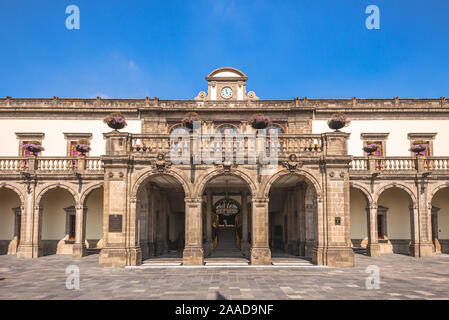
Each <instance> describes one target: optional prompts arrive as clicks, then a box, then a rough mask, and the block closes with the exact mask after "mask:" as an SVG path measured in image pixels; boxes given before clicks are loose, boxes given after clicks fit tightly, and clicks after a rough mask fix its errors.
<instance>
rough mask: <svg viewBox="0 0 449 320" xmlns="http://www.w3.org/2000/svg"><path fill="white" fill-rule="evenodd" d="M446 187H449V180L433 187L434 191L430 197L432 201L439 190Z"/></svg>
mask: <svg viewBox="0 0 449 320" xmlns="http://www.w3.org/2000/svg"><path fill="white" fill-rule="evenodd" d="M444 188H449V183H448V182H446V183H443V184H441V185H439V186H437V187H436V188H433V189H432V191H431V192H430V197H429V200H430V202H432V200H433V198H434V197H435V195H436V194H437V193H438V191H440V190H441V189H444Z"/></svg>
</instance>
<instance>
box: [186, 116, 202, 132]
mask: <svg viewBox="0 0 449 320" xmlns="http://www.w3.org/2000/svg"><path fill="white" fill-rule="evenodd" d="M195 121H201V119H200V116H199V115H198V113H196V112H188V113H187V114H186V115H185V117H184V118H183V119H182V124H183V125H184V127H186V128H187V129H190V130H192V129H193V123H194V122H195Z"/></svg>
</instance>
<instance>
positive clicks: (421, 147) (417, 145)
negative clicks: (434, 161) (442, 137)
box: [410, 140, 428, 155]
mask: <svg viewBox="0 0 449 320" xmlns="http://www.w3.org/2000/svg"><path fill="white" fill-rule="evenodd" d="M427 146H428V142H427V141H425V140H416V141H413V143H412V147H411V148H410V151H412V152H415V153H417V155H421V153H422V152H423V151H426V149H427Z"/></svg>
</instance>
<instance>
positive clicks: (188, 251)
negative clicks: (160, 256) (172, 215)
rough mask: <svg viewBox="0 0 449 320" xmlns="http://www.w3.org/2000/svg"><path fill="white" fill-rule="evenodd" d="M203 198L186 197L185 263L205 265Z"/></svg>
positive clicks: (183, 258) (183, 257)
mask: <svg viewBox="0 0 449 320" xmlns="http://www.w3.org/2000/svg"><path fill="white" fill-rule="evenodd" d="M201 202H202V200H201V198H198V199H196V198H186V199H185V203H186V214H185V217H186V218H185V220H186V221H185V223H186V224H185V248H184V251H183V255H182V264H183V265H203V264H204V249H203V230H202V229H203V222H202V214H201V209H202V208H201Z"/></svg>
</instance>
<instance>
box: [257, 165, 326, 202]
mask: <svg viewBox="0 0 449 320" xmlns="http://www.w3.org/2000/svg"><path fill="white" fill-rule="evenodd" d="M285 175H296V176H299V177H305V178H306V179H307V182H309V184H310V185H312V186H313V187H314V188H315V193H316V197H317V200H318V201H319V199H321V187H320V184H319V183H318V181H317V179H316V178H315V177H314V176H313V175H311V174H310V173H309V172H307V171H304V170H298V171H296V172H294V173H292V172H290V171H289V170H286V169H285V170H281V171H278V172H277V173H275V174H274V175H272V176H271V177H270V179H269V180H268V181H267V182H266V183H265V184H264V185H262V187H261V188H260V190H261V192H262V193H261V194H260V197H262V198H268V195H269V193H270V189H271V186H272V184H273V183H274V182H275V181H276V180H277V179H278V178H280V177H282V176H285Z"/></svg>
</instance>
